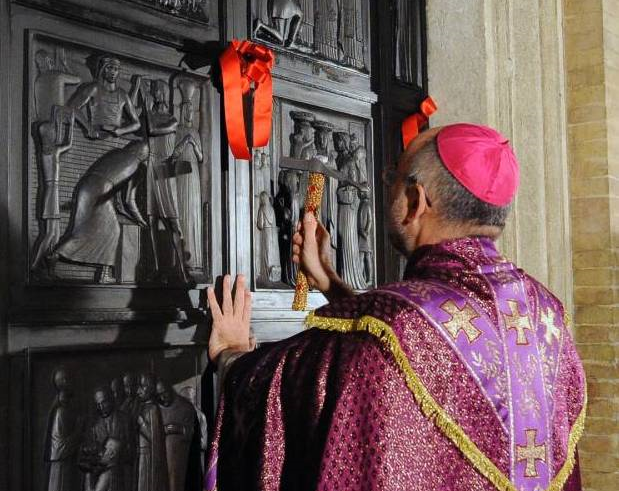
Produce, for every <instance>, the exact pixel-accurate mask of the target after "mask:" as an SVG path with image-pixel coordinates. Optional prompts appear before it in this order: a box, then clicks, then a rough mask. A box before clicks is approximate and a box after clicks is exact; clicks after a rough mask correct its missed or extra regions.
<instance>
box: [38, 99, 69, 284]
mask: <svg viewBox="0 0 619 491" xmlns="http://www.w3.org/2000/svg"><path fill="white" fill-rule="evenodd" d="M51 111H52V113H51V120H50V121H45V122H43V123H41V124H40V125H39V127H38V135H39V139H40V154H39V164H40V167H41V175H42V177H43V179H42V181H43V182H42V188H43V193H42V205H41V220H42V221H43V227H44V230H45V232H44V233H43V234H42V236H41V237H40V238H39V240H38V242H37V245H36V251H35V254H34V261H33V262H32V269H33V270H35V271H36V270H39V269H40V268H41V267H42V266H43V265H44V264H45V266H46V267H47V268H46V269H47V275H48V277H49V278H54V277H55V273H54V268H55V264H56V256H55V254H54V248H55V247H56V245H57V244H58V241H59V239H60V198H59V186H60V183H59V179H60V156H61V155H62V154H63V153H65V152H67V151H68V150H69V149H70V148H71V146H72V145H73V126H74V113H73V111H68V112H67V111H66V110H64V109H63V108H62V107H60V106H53V107H52V110H51ZM65 128H66V129H65Z"/></svg>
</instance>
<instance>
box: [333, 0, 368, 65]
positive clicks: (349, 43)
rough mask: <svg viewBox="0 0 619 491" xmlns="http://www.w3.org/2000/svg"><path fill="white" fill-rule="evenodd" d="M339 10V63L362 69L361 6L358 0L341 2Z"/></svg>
mask: <svg viewBox="0 0 619 491" xmlns="http://www.w3.org/2000/svg"><path fill="white" fill-rule="evenodd" d="M340 8H341V10H340V29H339V43H340V46H341V52H340V54H341V57H340V58H341V61H343V62H344V63H345V64H346V65H349V66H352V67H355V68H364V67H365V62H364V56H363V48H364V44H365V34H364V28H363V10H362V8H363V6H362V5H361V2H360V0H341V3H340Z"/></svg>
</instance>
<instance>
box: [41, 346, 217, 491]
mask: <svg viewBox="0 0 619 491" xmlns="http://www.w3.org/2000/svg"><path fill="white" fill-rule="evenodd" d="M37 356H38V357H37ZM30 363H31V367H30V369H31V383H32V387H33V393H32V394H31V395H30V404H31V414H30V417H31V421H32V423H31V424H32V426H31V441H32V444H31V445H30V447H29V448H30V449H31V453H30V455H31V457H30V459H31V462H30V467H29V468H30V469H31V477H30V479H31V480H32V481H31V483H30V484H31V488H30V489H32V490H33V491H187V490H190V489H193V490H195V491H198V490H199V489H201V479H200V476H201V475H203V471H204V468H203V466H204V456H205V455H204V453H205V451H206V447H207V423H206V416H205V414H204V413H203V412H202V410H201V408H200V404H199V400H200V397H199V394H200V377H199V373H200V370H199V368H200V367H199V360H198V357H197V356H196V351H194V350H188V349H183V348H175V349H168V350H161V351H159V352H153V351H146V350H142V351H135V352H132V353H131V356H127V354H126V353H125V354H124V355H123V354H120V353H118V354H109V353H107V354H104V353H102V352H99V353H96V354H93V353H92V352H90V353H87V354H86V353H83V354H81V355H80V354H72V355H71V357H66V356H65V357H64V358H63V357H61V356H60V355H48V354H45V355H35V358H34V359H33V360H31V362H30Z"/></svg>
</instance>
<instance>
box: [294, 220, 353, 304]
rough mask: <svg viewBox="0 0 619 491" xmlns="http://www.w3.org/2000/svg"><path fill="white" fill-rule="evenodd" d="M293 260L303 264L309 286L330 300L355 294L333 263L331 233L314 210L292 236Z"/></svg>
mask: <svg viewBox="0 0 619 491" xmlns="http://www.w3.org/2000/svg"><path fill="white" fill-rule="evenodd" d="M292 243H293V245H292V260H293V261H294V262H295V263H296V264H299V265H300V266H301V268H302V269H303V272H304V273H305V276H307V281H308V282H309V284H310V286H311V287H313V288H317V289H318V290H320V291H321V292H322V293H323V294H324V295H325V297H327V299H328V300H329V301H330V302H334V301H337V300H340V299H342V298H344V297H349V296H352V295H354V292H353V290H352V289H351V288H350V286H348V285H347V284H346V283H344V281H342V279H341V278H340V277H339V276H338V275H337V273H336V271H335V268H334V267H333V265H332V263H331V254H332V252H331V236H330V235H329V232H327V229H326V228H324V226H323V225H322V224H321V223H320V222H318V220H317V219H316V217H315V216H314V215H313V214H312V213H306V214H305V216H304V217H303V222H301V223H299V224H298V225H297V232H296V233H295V234H294V236H293V237H292Z"/></svg>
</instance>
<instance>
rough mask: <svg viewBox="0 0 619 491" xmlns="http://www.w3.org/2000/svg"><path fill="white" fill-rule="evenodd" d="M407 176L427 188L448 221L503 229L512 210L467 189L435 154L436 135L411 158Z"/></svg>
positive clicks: (436, 150) (436, 151) (437, 154)
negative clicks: (491, 202)
mask: <svg viewBox="0 0 619 491" xmlns="http://www.w3.org/2000/svg"><path fill="white" fill-rule="evenodd" d="M412 159H413V165H412V167H411V170H410V177H411V178H412V179H413V180H414V181H416V182H418V183H419V184H422V185H425V186H426V188H427V189H428V190H429V198H430V199H431V200H433V201H436V206H437V207H438V209H439V212H440V214H441V215H442V216H443V218H445V219H446V220H447V221H449V222H454V223H461V224H471V225H477V226H493V227H499V228H501V229H503V228H504V227H505V221H506V220H507V217H508V215H509V212H510V211H511V203H510V204H509V205H507V206H495V205H491V204H489V203H485V202H484V201H481V200H480V199H479V198H477V197H475V196H474V195H473V194H472V193H471V192H470V191H469V190H468V189H466V188H465V187H464V186H463V185H462V184H460V183H459V182H458V180H457V179H456V178H455V177H454V176H453V175H452V174H451V172H449V170H448V169H447V168H446V167H445V165H444V164H443V162H442V161H441V158H440V156H439V153H438V149H437V146H436V138H434V139H433V140H431V141H429V142H428V143H426V144H425V145H424V146H423V147H422V148H421V149H420V150H419V151H418V152H416V153H415V154H414V156H413V157H412Z"/></svg>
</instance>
